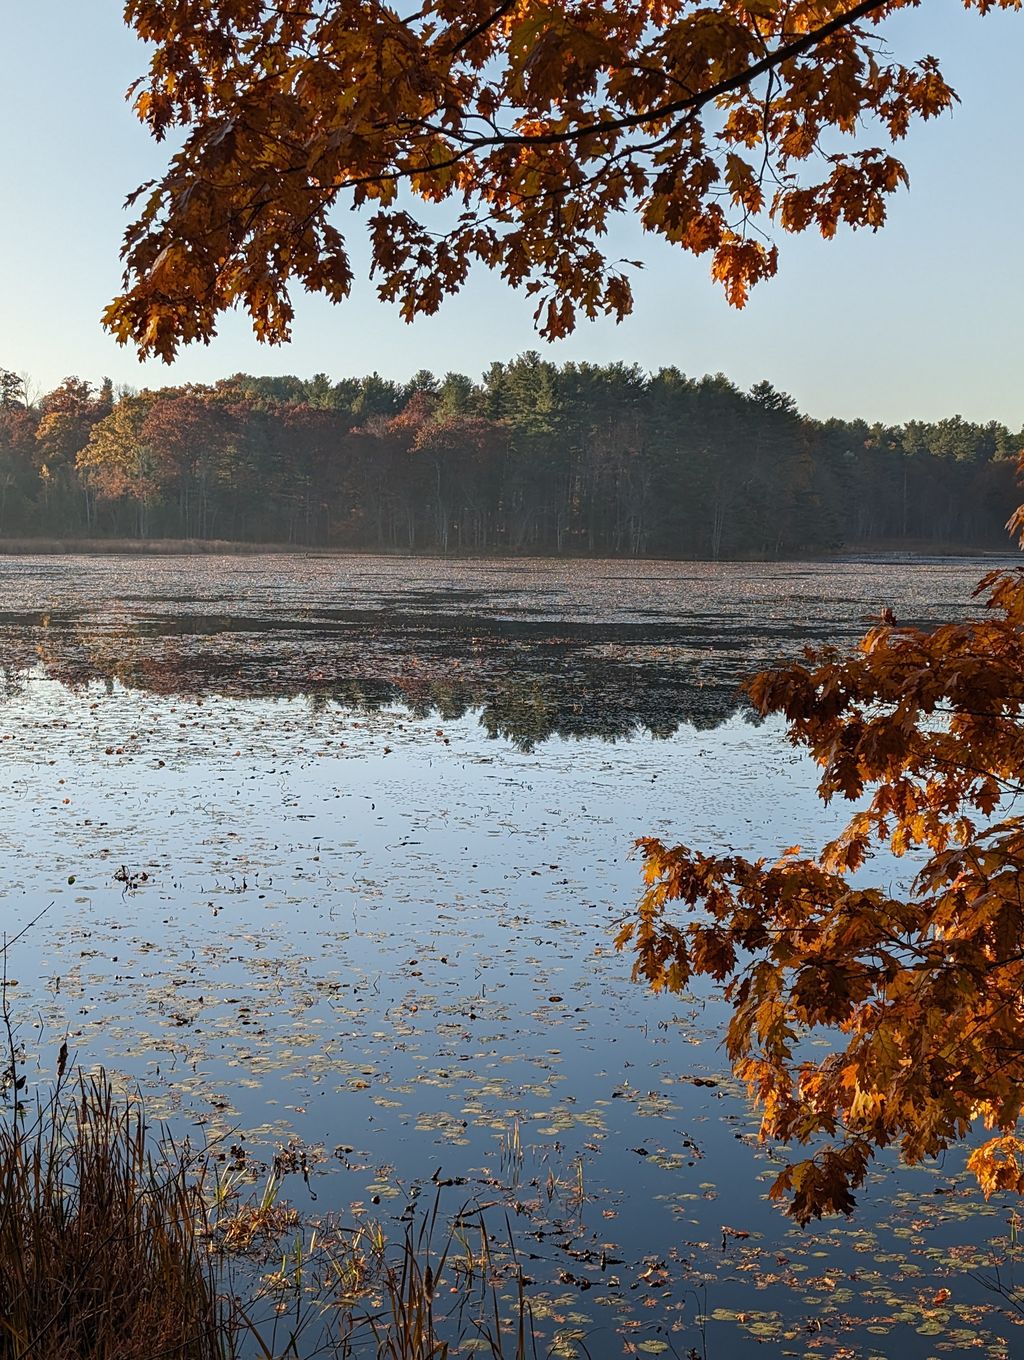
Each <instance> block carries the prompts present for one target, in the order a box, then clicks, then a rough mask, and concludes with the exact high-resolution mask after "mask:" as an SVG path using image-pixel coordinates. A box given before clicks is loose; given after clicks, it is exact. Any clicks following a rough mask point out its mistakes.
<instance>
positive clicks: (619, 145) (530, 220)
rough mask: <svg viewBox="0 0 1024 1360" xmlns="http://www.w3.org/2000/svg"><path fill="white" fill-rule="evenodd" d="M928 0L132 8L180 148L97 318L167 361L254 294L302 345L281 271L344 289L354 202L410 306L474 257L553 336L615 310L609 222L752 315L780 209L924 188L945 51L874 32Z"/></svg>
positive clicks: (802, 221)
mask: <svg viewBox="0 0 1024 1360" xmlns="http://www.w3.org/2000/svg"><path fill="white" fill-rule="evenodd" d="M916 3H917V0H708V3H705V4H699V3H694V0H563V2H562V3H551V0H424V3H422V4H420V5H419V6H408V7H406V8H407V9H410V10H414V11H415V12H414V13H411V14H408V15H403V14H402V13H400V12H399V11H398V10H396V9H395V8H392V7H391V6H390V5H388V4H386V3H383V2H382V0H344V3H343V2H342V0H322V2H320V3H315V4H314V3H310V0H273V3H270V4H268V3H266V0H127V3H126V5H125V17H126V19H127V21H128V22H129V24H131V25H132V26H133V27H134V28H135V30H136V31H137V32H138V34H139V35H140V37H142V38H143V39H145V40H146V41H147V42H149V43H152V44H154V45H155V46H154V50H153V55H152V61H151V66H150V71H149V75H148V77H147V79H146V80H145V81H143V82H140V84H139V85H138V87H137V88H136V89H135V91H134V103H135V109H136V111H137V113H138V115H139V117H140V118H141V119H142V120H143V122H145V123H146V124H147V125H148V126H149V128H150V129H151V130H152V132H153V134H154V135H155V136H156V137H157V138H162V137H163V136H164V135H165V134H166V133H167V132H168V131H170V130H172V129H174V128H175V127H181V128H183V129H184V144H183V146H182V148H181V150H180V151H178V152H176V153H175V154H174V155H173V156H172V158H171V161H170V165H169V167H168V169H167V171H166V173H165V174H164V175H163V177H162V178H161V179H159V180H158V181H154V182H152V183H150V184H146V185H144V186H143V187H142V188H141V189H140V190H139V191H138V196H137V198H138V201H139V202H140V203H141V205H142V208H141V214H140V216H139V219H138V221H137V222H136V223H135V224H134V225H133V226H132V227H131V228H130V229H129V231H128V233H127V236H126V239H125V245H124V251H123V257H124V260H125V263H126V272H125V292H124V294H123V295H122V296H121V297H119V298H118V299H117V300H116V301H115V302H113V303H112V305H111V306H110V307H109V308H108V310H107V313H106V316H105V321H106V325H107V326H108V328H109V329H110V330H111V331H112V332H113V333H114V334H115V335H116V336H117V338H118V339H119V340H120V341H122V342H123V343H129V342H131V343H134V344H135V345H136V346H137V347H138V349H139V350H140V352H141V353H142V354H159V355H161V356H163V357H164V358H165V359H168V360H169V359H171V358H172V357H173V355H174V353H175V351H176V349H177V347H178V346H179V345H180V344H181V343H186V342H188V341H192V340H196V339H200V340H209V338H210V337H211V335H213V333H214V331H215V328H216V323H217V319H218V316H219V314H220V313H221V312H222V311H224V310H225V309H226V308H229V307H232V306H235V305H240V306H243V307H245V308H246V309H247V310H248V312H249V314H250V316H251V318H252V323H253V326H254V328H255V331H256V334H257V335H258V336H259V337H260V338H261V339H264V340H269V341H280V340H284V339H286V338H287V337H288V334H289V328H290V323H291V320H292V305H291V302H290V299H289V285H290V284H291V283H297V284H300V285H303V286H305V287H306V288H308V289H311V290H313V291H319V292H323V293H325V294H326V295H327V296H328V297H330V298H332V299H333V300H335V301H340V300H341V299H343V298H345V297H346V296H347V295H348V293H349V291H350V288H351V286H352V265H351V260H350V254H349V248H348V244H347V242H346V240H345V238H344V236H343V235H342V233H341V231H340V230H339V228H338V225H337V222H336V220H332V216H331V214H332V210H333V209H334V208H335V207H336V206H339V205H349V206H355V207H366V208H368V209H369V211H368V213H367V214H366V223H367V227H368V231H369V239H370V248H371V256H372V272H373V273H374V274H375V275H376V277H377V278H378V280H379V285H378V291H379V293H380V296H381V297H382V298H384V299H386V300H389V301H395V302H397V303H398V304H399V305H400V307H401V310H402V314H403V315H404V316H405V317H406V318H409V319H411V318H412V317H414V316H415V315H417V314H418V313H430V312H434V311H436V310H437V308H438V306H439V305H440V303H441V301H442V299H443V298H444V297H445V295H446V294H450V293H454V292H456V291H457V290H458V289H459V288H460V287H461V286H462V285H463V283H464V282H465V280H466V278H467V275H468V272H469V270H470V267H471V265H472V263H473V262H474V261H480V262H482V263H483V264H484V265H486V266H488V267H490V268H492V269H496V270H498V271H500V272H501V274H502V275H503V276H504V277H505V278H506V279H507V280H508V281H509V282H510V283H511V284H513V285H516V286H522V287H525V288H526V290H527V291H528V292H530V293H533V294H535V295H536V297H537V302H538V305H537V320H538V324H539V325H540V328H541V330H542V332H543V333H544V334H545V335H546V336H549V337H551V336H559V335H564V334H565V333H566V332H568V331H570V330H571V329H572V328H573V325H574V324H575V321H576V319H577V317H578V316H579V315H580V314H583V315H585V316H591V317H592V316H595V315H597V314H598V313H600V312H607V313H611V314H614V315H615V316H619V317H621V316H622V315H624V314H625V313H626V312H628V311H629V310H630V307H631V293H630V285H629V280H628V278H627V275H626V273H625V262H623V261H621V260H617V259H616V258H614V256H613V255H611V254H610V253H609V248H608V246H607V244H606V241H605V237H606V233H607V231H608V228H609V225H610V223H611V221H612V219H613V218H614V216H615V215H616V214H618V213H630V214H634V215H637V216H638V217H639V220H640V221H641V223H642V225H643V227H644V228H645V229H646V231H648V232H649V233H652V234H654V235H657V236H660V237H663V238H665V239H667V240H669V241H671V242H674V243H676V244H678V245H680V246H681V247H682V248H683V249H685V250H688V251H691V252H693V253H694V254H696V255H707V256H709V257H710V261H711V272H712V274H713V276H714V277H715V278H716V279H717V280H719V281H720V283H721V284H722V285H723V286H724V288H725V290H726V293H727V295H728V297H729V300H730V301H731V302H732V303H734V304H736V305H739V306H742V304H743V302H744V300H745V298H746V296H747V292H748V290H749V288H750V286H751V285H752V284H754V283H756V282H757V281H758V280H759V279H762V278H764V277H766V276H769V275H772V274H774V273H775V270H776V267H777V254H776V249H775V246H774V245H773V244H772V242H771V239H770V235H769V234H768V233H769V232H770V230H771V227H772V224H773V223H774V224H777V225H778V226H779V227H781V228H782V229H783V230H785V231H793V232H797V231H803V230H804V229H806V228H808V227H817V228H818V229H819V230H820V231H821V232H822V233H823V234H824V235H825V236H832V235H833V234H834V233H835V231H836V229H837V227H838V225H839V224H840V223H841V222H845V223H848V224H850V225H852V226H855V227H858V226H867V227H870V228H872V229H874V228H877V227H878V226H880V225H881V224H882V223H883V222H884V220H885V214H886V200H887V198H888V197H889V195H891V194H892V193H893V192H894V191H895V190H896V189H898V188H899V186H900V185H901V184H903V183H905V181H906V172H905V170H904V167H903V165H902V163H901V162H900V161H899V160H898V159H897V158H896V157H895V156H893V155H892V154H891V149H890V145H891V143H892V142H893V141H896V140H899V139H900V138H902V137H903V136H904V134H905V133H906V131H907V129H908V127H909V126H910V124H911V123H912V122H913V121H914V120H915V119H918V118H930V117H933V116H935V115H936V114H938V113H940V112H942V111H943V110H945V109H948V108H949V107H950V106H951V104H952V102H953V100H954V99H955V96H954V94H953V91H952V90H951V89H950V88H949V86H948V85H947V84H946V82H945V80H944V79H943V77H942V75H941V73H940V71H939V68H938V65H937V63H936V61H935V60H934V58H932V57H928V56H926V57H923V58H921V59H920V60H919V61H917V62H913V63H903V62H900V61H896V60H893V59H892V58H891V57H890V56H889V55H888V54H887V52H886V50H885V48H884V45H883V43H882V41H881V37H880V31H879V25H881V23H882V21H883V20H885V19H886V18H887V17H888V16H890V15H891V14H893V13H894V12H896V11H898V10H901V9H904V8H907V7H909V6H912V5H916ZM965 3H966V4H967V5H968V6H969V7H971V8H974V9H977V10H979V11H981V12H985V11H986V10H988V9H990V8H992V7H993V6H999V7H1002V8H1010V7H1012V8H1019V7H1020V3H1021V0H965ZM444 203H447V207H446V208H445V209H444V210H443V211H441V212H437V211H432V209H436V208H437V205H439V204H444Z"/></svg>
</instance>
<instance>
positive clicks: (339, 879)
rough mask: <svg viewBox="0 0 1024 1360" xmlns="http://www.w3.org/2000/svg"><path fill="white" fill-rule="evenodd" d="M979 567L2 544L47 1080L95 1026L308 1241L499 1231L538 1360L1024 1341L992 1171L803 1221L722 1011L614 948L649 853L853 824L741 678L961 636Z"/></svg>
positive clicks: (35, 1024)
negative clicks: (979, 1182) (889, 611)
mask: <svg viewBox="0 0 1024 1360" xmlns="http://www.w3.org/2000/svg"><path fill="white" fill-rule="evenodd" d="M981 570H982V565H981V564H979V563H970V562H963V561H960V562H953V563H943V562H934V563H924V564H914V565H910V564H899V565H896V566H894V565H891V564H846V565H832V564H773V565H769V566H760V565H708V564H679V563H642V564H635V563H621V562H597V563H593V562H591V563H564V562H540V561H537V562H521V561H515V562H491V563H488V562H483V563H477V562H473V563H459V564H446V563H441V562H436V561H415V560H414V561H406V560H395V559H377V558H366V557H360V558H351V559H348V558H309V559H303V558H287V559H283V558H280V557H273V558H246V559H238V558H202V559H194V558H155V559H147V560H143V561H139V560H135V559H126V558H117V557H109V558H71V557H60V558H43V557H40V558H25V559H18V560H11V559H6V560H0V643H2V648H3V653H2V661H3V672H2V676H3V683H4V692H3V696H2V702H0V738H2V740H3V742H4V744H5V746H4V749H5V754H6V760H5V763H4V781H5V791H6V799H5V805H6V812H7V815H6V817H5V821H4V825H3V828H2V830H0V835H2V838H3V860H2V869H0V873H2V876H3V897H4V908H3V911H4V921H5V929H7V931H8V933H11V932H13V931H16V930H17V929H19V928H20V927H21V926H22V925H23V924H25V923H26V922H28V921H30V920H31V919H32V918H33V917H34V916H35V914H36V913H38V912H39V911H40V910H41V909H42V908H44V907H46V906H47V904H48V903H50V902H52V903H53V906H52V907H51V908H50V910H49V912H48V913H47V915H46V916H45V917H44V919H43V920H42V921H40V923H39V924H38V925H37V926H35V927H34V928H33V929H32V930H31V931H30V932H29V933H28V935H27V937H26V938H25V940H24V941H22V942H20V943H19V944H18V945H17V948H16V951H15V954H14V956H13V957H12V958H11V960H10V967H11V970H12V972H13V973H14V974H15V975H16V976H17V979H18V984H19V985H18V988H17V990H16V995H17V999H18V1010H19V1014H20V1017H21V1021H22V1035H21V1037H22V1038H23V1039H24V1040H25V1042H26V1044H27V1046H28V1048H29V1050H30V1052H31V1054H32V1057H33V1061H34V1062H35V1063H36V1064H37V1068H36V1069H35V1072H34V1075H38V1076H39V1077H40V1078H41V1079H42V1078H44V1077H45V1076H46V1074H47V1073H48V1071H49V1070H51V1069H52V1064H53V1061H54V1058H55V1054H56V1050H57V1048H58V1047H59V1045H60V1042H61V1038H62V1036H63V1035H64V1033H65V1030H68V1031H69V1032H70V1035H71V1038H70V1040H69V1044H70V1047H71V1049H72V1052H73V1053H75V1054H76V1055H77V1060H78V1061H79V1062H80V1063H81V1064H82V1065H83V1067H86V1068H91V1067H94V1066H98V1065H100V1064H103V1065H105V1066H106V1067H107V1068H108V1069H111V1070H116V1071H117V1072H120V1073H123V1074H125V1075H127V1076H128V1077H129V1078H130V1079H131V1080H132V1081H134V1082H135V1083H137V1084H138V1086H139V1087H140V1088H141V1089H142V1091H143V1092H144V1093H145V1095H146V1097H147V1100H148V1101H149V1103H150V1106H151V1108H152V1109H153V1110H154V1111H155V1112H156V1113H159V1114H160V1115H163V1116H166V1117H168V1118H169V1119H171V1121H172V1123H173V1126H174V1127H175V1128H176V1129H177V1130H179V1131H182V1130H192V1134H193V1137H195V1136H197V1135H196V1126H200V1127H201V1129H202V1136H205V1137H210V1138H216V1137H221V1136H225V1135H226V1141H228V1142H230V1144H232V1145H234V1146H236V1147H238V1146H241V1147H242V1148H244V1149H245V1151H246V1155H247V1157H248V1158H249V1159H251V1160H252V1161H254V1162H261V1163H265V1164H266V1163H270V1162H271V1161H272V1159H273V1157H274V1155H275V1153H280V1151H281V1149H290V1150H291V1152H293V1153H296V1154H297V1155H298V1157H300V1158H301V1155H302V1154H303V1153H304V1154H305V1161H306V1167H307V1171H308V1184H307V1182H306V1181H305V1180H304V1179H303V1177H302V1175H301V1174H300V1173H299V1172H298V1171H296V1172H294V1173H293V1174H290V1175H288V1176H287V1177H286V1182H285V1187H284V1193H285V1194H286V1195H287V1197H288V1198H289V1199H290V1200H291V1201H292V1202H293V1203H294V1204H295V1205H296V1206H297V1207H299V1208H300V1209H301V1210H302V1211H303V1212H304V1213H305V1212H309V1213H313V1214H319V1213H322V1212H324V1211H325V1210H331V1211H336V1212H337V1213H339V1214H341V1215H342V1216H343V1217H344V1216H346V1215H347V1216H348V1217H349V1219H351V1216H352V1215H353V1214H354V1213H359V1212H362V1211H365V1212H367V1213H370V1214H376V1215H379V1216H381V1217H382V1219H383V1221H384V1223H385V1225H386V1226H387V1227H388V1230H389V1232H395V1233H397V1232H398V1228H397V1226H396V1225H397V1224H398V1223H399V1220H400V1217H401V1215H402V1212H403V1210H404V1209H405V1207H406V1205H407V1204H408V1203H409V1200H410V1197H411V1196H413V1197H414V1196H415V1195H416V1194H417V1193H419V1192H420V1191H421V1190H424V1191H429V1192H430V1193H431V1194H432V1193H433V1191H434V1185H435V1184H436V1183H437V1182H447V1181H451V1182H454V1183H455V1185H454V1186H453V1187H452V1188H450V1189H447V1190H446V1191H445V1192H444V1193H445V1194H446V1195H448V1196H450V1197H451V1198H450V1201H446V1203H450V1207H451V1208H452V1209H453V1210H454V1209H456V1208H458V1207H459V1205H460V1204H461V1203H463V1202H464V1201H465V1200H466V1199H467V1198H470V1199H473V1200H474V1201H476V1202H479V1203H481V1204H485V1205H492V1206H495V1207H494V1208H493V1209H492V1210H490V1212H491V1213H492V1215H493V1214H497V1215H498V1220H497V1221H499V1222H500V1223H501V1225H502V1230H503V1231H504V1224H505V1218H504V1215H505V1213H506V1212H507V1213H508V1215H509V1220H508V1221H509V1222H510V1224H511V1227H512V1230H513V1232H514V1234H515V1236H516V1240H517V1242H518V1243H519V1244H520V1247H521V1250H522V1255H523V1257H524V1258H525V1259H526V1261H527V1270H528V1274H529V1276H530V1278H531V1280H532V1281H533V1283H532V1284H531V1286H530V1291H529V1292H530V1294H531V1296H532V1298H533V1301H534V1316H535V1322H536V1328H537V1335H538V1349H539V1352H540V1353H541V1354H543V1353H544V1352H545V1351H546V1350H547V1349H548V1347H549V1346H551V1345H554V1346H555V1347H556V1351H557V1353H559V1354H564V1355H572V1354H576V1353H579V1354H587V1353H589V1354H590V1355H593V1356H619V1355H623V1354H627V1353H631V1352H630V1349H629V1348H630V1347H636V1348H638V1349H639V1351H640V1353H642V1354H643V1353H649V1354H658V1353H665V1354H670V1355H671V1354H676V1355H679V1356H685V1355H686V1354H687V1352H688V1351H689V1350H690V1348H691V1347H696V1348H697V1351H698V1354H704V1352H705V1350H706V1354H707V1356H709V1357H711V1360H715V1358H716V1357H721V1356H730V1357H732V1356H736V1357H747V1356H753V1355H758V1356H762V1355H765V1354H771V1355H800V1356H803V1355H822V1354H824V1355H837V1356H865V1357H867V1356H892V1355H895V1354H899V1355H901V1356H905V1357H906V1358H907V1360H924V1358H925V1357H928V1356H938V1355H948V1354H951V1353H952V1354H961V1353H966V1352H971V1351H974V1350H980V1352H981V1353H982V1354H988V1355H992V1356H1002V1355H1009V1354H1013V1353H1015V1351H1014V1341H1015V1338H1017V1343H1018V1344H1019V1333H1018V1331H1017V1322H1018V1321H1019V1315H1018V1314H1016V1313H1015V1312H1014V1310H1013V1309H1012V1308H1009V1307H1006V1306H1005V1305H1004V1301H1003V1300H1002V1299H1001V1298H1000V1297H999V1296H998V1295H995V1294H993V1293H992V1292H991V1290H990V1289H988V1288H987V1287H986V1281H990V1280H991V1277H992V1273H993V1269H994V1262H996V1261H1000V1260H1002V1259H1003V1258H1004V1256H1005V1245H1006V1243H1005V1239H1006V1237H1007V1232H1008V1229H1007V1219H1008V1211H1009V1206H1008V1205H1007V1204H1006V1203H1000V1202H996V1201H992V1202H991V1203H989V1204H987V1205H986V1204H984V1202H982V1201H981V1200H980V1199H979V1198H978V1197H977V1196H976V1195H975V1194H974V1192H973V1191H972V1190H971V1188H970V1185H969V1183H968V1182H967V1181H966V1179H965V1178H964V1177H963V1174H962V1161H963V1159H962V1157H961V1156H952V1155H951V1156H950V1157H948V1158H947V1159H946V1160H945V1162H944V1163H943V1164H942V1165H940V1166H934V1165H933V1166H928V1167H926V1168H922V1169H917V1170H914V1171H906V1170H902V1171H901V1170H898V1169H896V1168H895V1167H894V1166H892V1165H886V1164H883V1165H881V1166H880V1167H879V1169H878V1172H877V1174H876V1175H875V1176H874V1177H873V1179H872V1182H871V1184H870V1186H869V1187H868V1188H867V1190H866V1192H865V1193H864V1194H863V1195H862V1196H861V1203H860V1206H859V1208H858V1212H857V1215H856V1216H855V1217H854V1218H853V1219H852V1220H851V1221H850V1222H848V1223H847V1222H841V1223H829V1224H827V1225H826V1226H825V1227H823V1228H820V1229H818V1230H817V1231H814V1232H809V1231H801V1230H799V1229H797V1228H795V1227H794V1226H792V1225H791V1224H790V1223H789V1221H788V1220H787V1219H785V1218H784V1216H783V1215H782V1214H781V1212H780V1211H779V1210H778V1209H777V1208H775V1207H773V1206H771V1205H770V1204H769V1203H768V1201H767V1199H766V1197H765V1190H766V1183H767V1181H769V1180H770V1179H771V1178H772V1176H773V1175H774V1174H775V1171H776V1170H777V1169H778V1162H777V1158H776V1154H775V1153H774V1152H773V1151H772V1150H771V1149H768V1148H764V1147H761V1146H759V1145H758V1142H757V1139H756V1120H754V1118H753V1117H752V1115H751V1113H750V1111H749V1109H748V1107H747V1105H746V1103H745V1101H744V1099H743V1098H742V1095H741V1094H740V1093H739V1092H738V1091H737V1089H736V1087H735V1083H734V1082H733V1081H732V1079H731V1077H730V1075H729V1073H728V1070H727V1067H726V1064H725V1062H724V1058H723V1055H722V1052H721V1050H720V1048H719V1044H718V1034H719V1032H720V1028H721V1023H722V1018H723V1012H722V1009H721V1007H720V1006H719V1005H718V1004H717V1003H716V1002H715V1001H714V999H713V998H708V997H704V998H700V997H698V998H693V999H690V1000H688V1001H684V1000H681V999H679V998H665V997H661V998H656V997H651V996H648V995H647V994H646V993H645V992H644V991H643V990H642V989H641V988H640V987H639V986H638V985H636V984H634V983H633V982H631V980H630V977H629V960H628V959H627V958H625V957H623V956H621V955H617V954H616V953H615V952H614V950H613V949H612V948H611V944H610V941H611V938H612V935H613V933H614V928H615V923H616V922H617V921H618V920H619V919H620V918H621V917H622V915H623V913H624V912H626V911H628V909H629V908H630V906H631V904H632V903H633V902H634V901H635V900H636V897H637V893H638V883H639V868H638V864H637V861H636V859H635V857H634V855H633V854H632V849H631V847H632V844H633V841H634V839H635V838H636V837H637V836H639V835H641V834H647V833H652V832H655V833H658V834H660V835H662V836H665V837H670V838H673V839H674V840H682V841H686V842H688V843H690V844H693V845H700V846H704V847H706V848H708V849H712V850H716V851H721V850H725V849H733V850H736V851H738V852H741V853H744V854H757V853H765V854H775V853H777V852H778V851H779V850H780V849H781V848H783V847H784V846H787V845H790V844H793V843H795V842H799V843H801V844H803V845H806V846H814V845H817V844H820V843H821V842H822V841H824V840H825V839H827V838H828V836H829V834H830V833H831V831H832V830H834V828H835V827H836V826H837V825H838V824H839V822H840V820H841V818H842V809H839V808H834V809H829V810H827V811H826V812H824V813H823V812H822V810H821V808H820V807H819V806H818V805H817V803H816V802H815V800H814V797H813V783H814V779H813V769H812V768H811V767H810V766H809V764H808V763H807V762H806V761H805V760H804V759H803V758H802V757H800V756H799V755H798V754H797V753H795V752H794V751H793V750H792V749H791V748H790V747H789V746H788V745H787V744H786V742H785V740H784V734H783V732H782V730H781V728H780V727H779V726H778V725H777V724H775V723H764V724H760V725H757V724H755V723H754V722H753V721H752V720H751V717H750V715H749V714H748V713H747V712H746V711H745V709H744V707H743V703H742V699H741V697H740V695H739V693H738V685H739V682H740V680H741V679H742V677H743V676H744V675H746V674H749V673H750V672H751V671H752V670H755V669H757V668H758V667H759V666H761V665H764V664H767V663H770V662H771V661H772V660H774V659H777V658H781V657H786V656H792V655H793V654H794V653H795V652H797V651H798V650H799V649H800V648H801V647H803V646H805V645H808V644H813V643H821V642H838V643H843V642H847V641H849V640H851V639H852V638H854V637H855V636H856V635H857V633H858V632H860V631H862V630H863V623H862V622H861V620H862V618H863V616H865V615H867V614H871V613H875V612H877V611H878V610H879V609H880V608H881V607H883V606H889V607H891V608H893V609H894V610H895V612H896V614H897V615H898V616H899V618H900V619H901V620H905V621H912V622H919V623H923V624H933V623H937V622H940V621H942V620H944V619H948V618H951V617H955V616H957V615H960V614H962V613H963V612H964V610H965V609H967V608H970V607H971V605H970V591H971V588H972V586H973V584H974V582H975V581H976V579H977V577H978V576H979V575H980V574H981ZM877 872H878V873H879V874H882V875H885V874H887V873H888V874H890V875H894V874H895V867H894V866H889V867H888V868H886V867H879V868H878V869H877ZM517 1140H518V1141H517ZM516 1147H518V1148H519V1149H521V1157H520V1156H518V1155H513V1149H514V1148H516ZM290 1164H296V1159H295V1158H292V1161H291V1163H290ZM314 1195H315V1196H316V1200H315V1202H314V1200H313V1196H314ZM726 1229H729V1230H734V1231H735V1232H737V1233H742V1234H748V1236H733V1235H732V1234H731V1233H730V1232H723V1230H726ZM940 1290H942V1291H944V1290H949V1291H950V1295H949V1298H948V1300H947V1299H945V1298H944V1296H943V1295H940V1294H939V1291H940ZM937 1295H938V1297H939V1299H940V1302H939V1303H936V1296H937ZM583 1347H585V1348H586V1350H584V1349H583Z"/></svg>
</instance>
